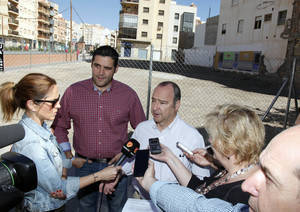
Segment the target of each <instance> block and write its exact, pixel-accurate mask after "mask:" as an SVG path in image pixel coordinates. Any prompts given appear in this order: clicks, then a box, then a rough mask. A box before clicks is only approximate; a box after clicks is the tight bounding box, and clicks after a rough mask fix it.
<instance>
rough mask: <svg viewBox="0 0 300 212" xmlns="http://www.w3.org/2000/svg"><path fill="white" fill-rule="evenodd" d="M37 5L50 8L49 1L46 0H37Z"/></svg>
mask: <svg viewBox="0 0 300 212" xmlns="http://www.w3.org/2000/svg"><path fill="white" fill-rule="evenodd" d="M38 3H39V5H43V6H45V7H47V8H50V3H49V2H46V1H45V0H38Z"/></svg>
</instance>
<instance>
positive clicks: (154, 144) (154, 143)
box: [149, 138, 161, 155]
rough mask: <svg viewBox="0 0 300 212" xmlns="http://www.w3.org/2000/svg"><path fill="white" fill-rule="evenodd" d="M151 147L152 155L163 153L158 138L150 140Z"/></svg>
mask: <svg viewBox="0 0 300 212" xmlns="http://www.w3.org/2000/svg"><path fill="white" fill-rule="evenodd" d="M149 147H150V152H151V154H153V155H155V154H160V153H161V147H160V144H159V139H158V138H149Z"/></svg>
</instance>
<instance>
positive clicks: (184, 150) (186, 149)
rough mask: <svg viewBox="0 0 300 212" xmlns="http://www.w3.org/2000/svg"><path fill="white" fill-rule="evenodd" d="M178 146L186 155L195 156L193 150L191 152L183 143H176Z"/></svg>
mask: <svg viewBox="0 0 300 212" xmlns="http://www.w3.org/2000/svg"><path fill="white" fill-rule="evenodd" d="M176 146H177V147H178V148H179V149H181V151H183V152H186V153H188V154H189V155H193V154H194V153H193V152H192V151H191V150H189V149H188V148H187V147H186V146H184V145H183V144H182V143H180V142H177V143H176Z"/></svg>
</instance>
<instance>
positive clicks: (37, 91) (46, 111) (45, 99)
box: [0, 73, 121, 211]
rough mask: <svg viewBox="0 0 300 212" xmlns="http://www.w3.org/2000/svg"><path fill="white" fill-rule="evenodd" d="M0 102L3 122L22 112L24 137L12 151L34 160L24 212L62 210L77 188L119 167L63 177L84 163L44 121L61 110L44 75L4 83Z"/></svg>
mask: <svg viewBox="0 0 300 212" xmlns="http://www.w3.org/2000/svg"><path fill="white" fill-rule="evenodd" d="M0 102H1V108H2V112H3V119H4V120H5V121H10V120H12V118H13V115H14V114H15V113H16V112H17V111H19V110H20V109H23V110H24V114H23V117H22V119H21V121H20V122H19V123H20V124H21V125H22V126H23V127H24V130H25V137H24V139H22V140H21V141H18V142H17V143H15V144H14V145H13V147H12V151H14V152H18V153H20V154H23V155H25V156H27V157H28V158H30V159H31V160H33V162H34V163H35V165H36V169H37V176H38V185H37V188H36V189H35V190H32V191H30V192H27V193H26V194H25V198H24V211H64V205H65V203H66V201H67V200H69V199H71V198H72V197H74V196H75V195H76V193H77V192H78V190H79V189H80V188H83V187H85V186H88V185H90V184H93V183H95V182H98V181H105V180H113V179H115V177H116V176H117V174H118V172H119V171H120V169H121V167H119V166H118V167H107V168H105V169H103V170H102V171H99V172H96V173H93V174H91V175H88V176H85V177H80V178H79V177H67V178H66V176H63V169H64V168H70V167H71V166H72V164H73V165H75V164H76V165H79V166H80V164H83V163H82V161H80V158H76V159H74V160H73V161H72V160H70V159H66V157H65V154H64V153H63V151H62V149H61V148H60V146H59V145H58V144H57V142H56V138H55V136H54V135H53V134H52V132H51V130H50V128H49V127H48V125H47V123H46V121H53V119H54V117H55V115H56V113H57V110H58V109H59V108H60V104H59V92H58V87H57V85H56V81H55V80H54V79H52V78H50V77H48V76H46V75H44V74H39V73H32V74H28V75H26V76H25V77H23V78H22V79H21V80H20V81H19V82H18V83H17V84H14V83H13V82H6V83H4V84H2V85H1V86H0Z"/></svg>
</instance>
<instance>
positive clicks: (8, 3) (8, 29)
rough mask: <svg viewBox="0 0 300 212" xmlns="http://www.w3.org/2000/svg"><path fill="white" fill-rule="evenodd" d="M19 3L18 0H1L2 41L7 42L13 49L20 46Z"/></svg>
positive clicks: (0, 28)
mask: <svg viewBox="0 0 300 212" xmlns="http://www.w3.org/2000/svg"><path fill="white" fill-rule="evenodd" d="M18 6H19V1H18V0H1V1H0V15H1V22H0V23H1V25H0V30H1V41H2V42H7V43H9V44H10V46H12V47H15V48H16V47H18V46H19V45H18V44H20V36H19V20H18V17H19V9H18Z"/></svg>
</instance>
